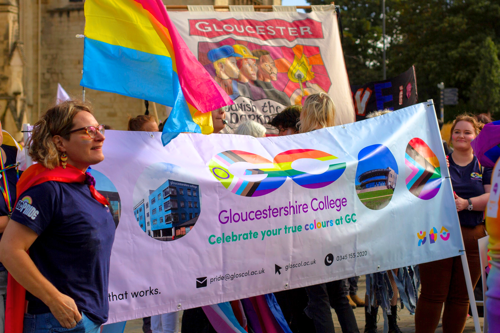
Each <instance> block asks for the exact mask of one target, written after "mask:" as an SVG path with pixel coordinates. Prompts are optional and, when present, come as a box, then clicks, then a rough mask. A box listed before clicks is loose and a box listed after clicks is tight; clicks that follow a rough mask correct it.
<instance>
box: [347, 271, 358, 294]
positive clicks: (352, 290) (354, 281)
mask: <svg viewBox="0 0 500 333" xmlns="http://www.w3.org/2000/svg"><path fill="white" fill-rule="evenodd" d="M358 280H359V276H354V277H350V278H348V279H347V284H348V285H349V295H351V296H354V295H356V294H357V292H358Z"/></svg>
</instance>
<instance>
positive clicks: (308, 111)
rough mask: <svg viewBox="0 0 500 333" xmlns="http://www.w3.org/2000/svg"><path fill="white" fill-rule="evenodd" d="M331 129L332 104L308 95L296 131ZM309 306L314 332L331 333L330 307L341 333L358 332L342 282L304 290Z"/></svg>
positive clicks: (326, 98) (323, 97)
mask: <svg viewBox="0 0 500 333" xmlns="http://www.w3.org/2000/svg"><path fill="white" fill-rule="evenodd" d="M331 126H335V104H334V103H333V100H332V99H331V98H330V96H328V94H326V93H318V94H312V95H309V96H308V97H307V99H306V101H305V102H304V106H303V107H302V111H301V112H300V122H299V132H300V133H307V132H311V131H314V130H318V129H322V128H326V127H331ZM306 292H307V296H308V297H309V303H308V304H307V308H306V309H305V312H306V314H307V315H308V316H309V317H310V318H311V319H312V320H313V322H314V327H315V328H316V333H331V332H335V328H334V326H333V319H332V313H331V311H330V305H331V307H333V308H334V309H335V312H336V313H337V317H338V319H339V323H340V326H341V327H342V332H343V333H356V332H358V333H359V329H358V324H357V323H356V317H355V316H354V312H353V310H352V307H351V305H349V300H348V299H347V295H348V294H349V287H348V286H347V281H346V280H339V281H333V282H329V283H326V284H325V283H322V284H319V285H315V286H309V287H306Z"/></svg>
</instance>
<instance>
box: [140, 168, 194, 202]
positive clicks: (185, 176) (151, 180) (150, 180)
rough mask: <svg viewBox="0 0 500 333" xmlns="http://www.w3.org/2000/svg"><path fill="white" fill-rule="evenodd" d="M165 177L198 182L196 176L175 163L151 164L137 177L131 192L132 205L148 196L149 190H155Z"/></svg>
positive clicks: (163, 181)
mask: <svg viewBox="0 0 500 333" xmlns="http://www.w3.org/2000/svg"><path fill="white" fill-rule="evenodd" d="M167 179H171V180H177V181H180V182H186V183H191V184H198V180H197V179H196V177H194V176H192V175H190V174H189V173H187V172H185V171H184V170H183V169H182V168H180V167H179V166H177V165H174V164H169V163H162V162H159V163H154V164H151V165H150V166H148V167H147V168H146V169H145V170H144V172H143V173H142V174H141V175H140V176H139V178H138V179H137V183H136V185H135V187H134V193H133V200H134V206H135V205H136V204H137V203H138V202H139V201H141V200H142V199H144V198H148V197H149V190H156V189H157V188H158V187H160V186H161V185H162V184H163V183H165V182H166V181H167ZM200 192H201V189H200ZM200 197H201V193H200Z"/></svg>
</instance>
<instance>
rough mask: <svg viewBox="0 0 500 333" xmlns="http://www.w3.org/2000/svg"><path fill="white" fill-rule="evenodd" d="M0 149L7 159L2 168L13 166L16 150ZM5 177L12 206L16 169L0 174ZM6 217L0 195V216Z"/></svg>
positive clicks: (1, 181) (0, 181)
mask: <svg viewBox="0 0 500 333" xmlns="http://www.w3.org/2000/svg"><path fill="white" fill-rule="evenodd" d="M2 148H3V151H4V152H5V155H6V158H7V159H6V161H5V163H4V166H9V165H12V164H15V163H16V159H17V148H15V147H12V146H6V145H2ZM5 176H6V177H7V183H8V184H9V196H10V202H11V204H12V205H14V203H15V202H16V184H17V171H16V168H12V169H9V170H6V171H5V172H2V177H5ZM0 186H1V187H2V189H4V186H3V179H0ZM4 190H5V189H4ZM8 215H9V208H8V207H7V203H6V202H5V199H4V197H3V195H0V216H8ZM2 234H3V233H0V239H1V238H2ZM4 270H5V267H3V265H2V263H0V272H1V271H4Z"/></svg>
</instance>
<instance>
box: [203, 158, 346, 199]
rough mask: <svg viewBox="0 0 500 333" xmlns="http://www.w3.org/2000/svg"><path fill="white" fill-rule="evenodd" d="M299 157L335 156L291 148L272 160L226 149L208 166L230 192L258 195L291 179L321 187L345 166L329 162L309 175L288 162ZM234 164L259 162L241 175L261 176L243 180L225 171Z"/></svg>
mask: <svg viewBox="0 0 500 333" xmlns="http://www.w3.org/2000/svg"><path fill="white" fill-rule="evenodd" d="M300 159H313V160H317V161H333V160H336V159H337V157H336V156H333V155H330V154H328V153H325V152H323V151H320V150H315V149H294V150H288V151H285V152H282V153H280V154H278V155H276V157H275V158H274V161H273V162H271V161H270V160H268V159H266V158H264V157H262V156H259V155H257V154H253V153H249V152H245V151H241V150H228V151H224V152H221V153H219V154H217V155H215V156H214V157H213V158H212V159H211V160H210V162H209V163H208V166H209V168H210V172H211V173H212V175H213V176H214V177H215V178H216V179H217V180H219V181H220V182H221V184H222V185H224V187H225V188H226V189H228V190H229V191H231V192H232V193H234V194H237V195H241V196H246V197H258V196H262V195H266V194H269V193H271V192H273V191H275V190H277V189H278V188H279V187H280V186H281V185H283V183H284V182H285V181H286V179H287V177H289V178H291V179H292V180H293V181H294V182H295V183H297V184H298V185H300V186H302V187H305V188H309V189H315V188H322V187H325V186H328V185H330V184H331V183H333V182H334V181H336V180H337V179H338V178H339V177H340V176H341V175H342V174H343V173H344V170H345V167H346V164H345V162H341V163H330V164H329V165H328V168H327V170H326V171H324V172H321V173H318V174H311V173H307V172H304V171H300V170H296V169H294V168H293V167H292V163H293V162H295V161H297V160H300ZM236 163H250V164H254V165H260V167H256V168H254V169H245V170H244V175H249V176H250V175H262V176H263V178H262V177H259V178H261V179H260V180H254V181H252V180H245V179H243V178H241V177H238V176H236V175H234V174H233V173H231V171H229V168H230V167H231V166H232V165H233V164H236Z"/></svg>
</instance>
